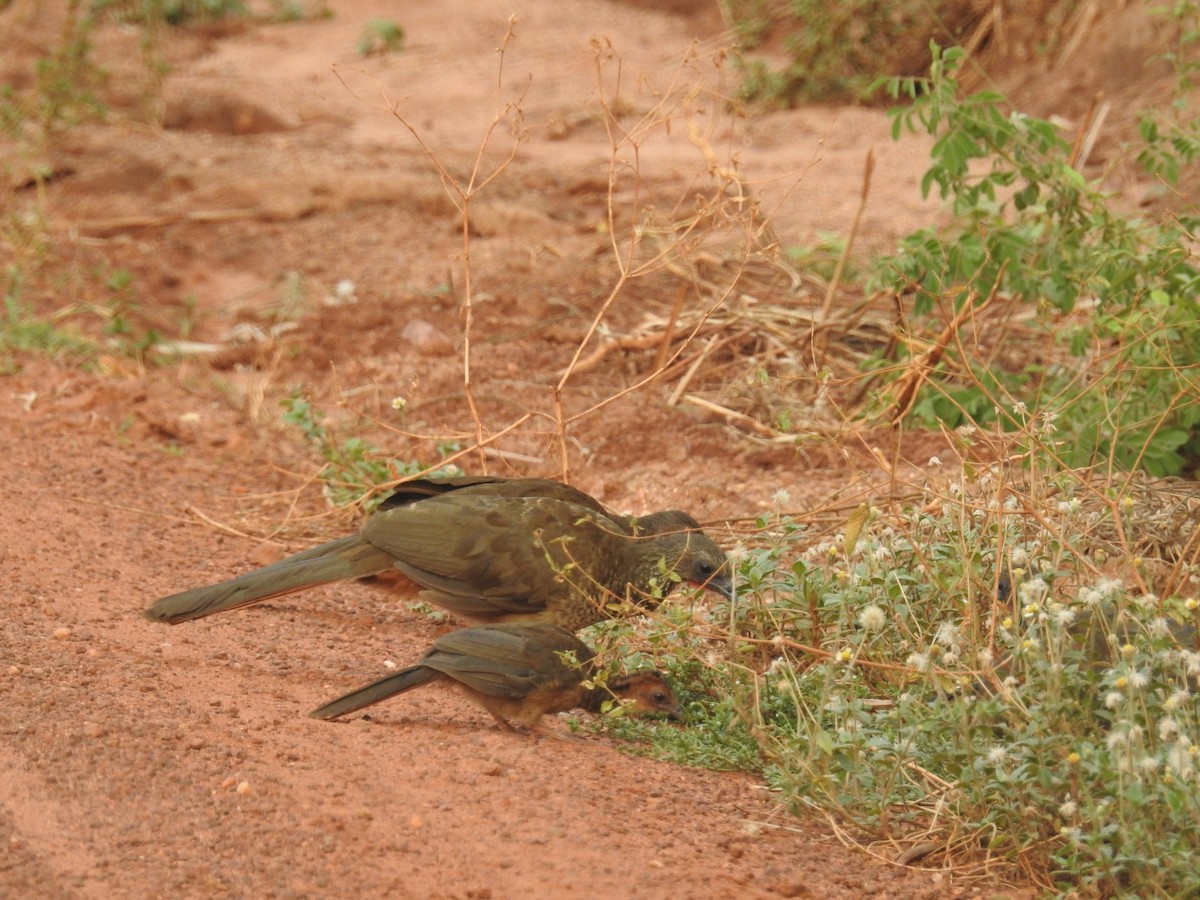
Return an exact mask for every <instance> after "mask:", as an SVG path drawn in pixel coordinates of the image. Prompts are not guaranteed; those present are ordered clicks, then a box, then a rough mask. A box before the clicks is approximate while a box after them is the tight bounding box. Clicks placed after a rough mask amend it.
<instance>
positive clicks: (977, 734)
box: [606, 474, 1200, 896]
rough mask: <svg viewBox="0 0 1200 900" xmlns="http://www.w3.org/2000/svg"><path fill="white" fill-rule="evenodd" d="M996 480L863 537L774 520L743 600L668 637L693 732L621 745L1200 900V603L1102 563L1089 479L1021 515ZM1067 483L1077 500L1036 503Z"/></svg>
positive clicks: (1096, 889)
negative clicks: (1104, 568) (824, 533)
mask: <svg viewBox="0 0 1200 900" xmlns="http://www.w3.org/2000/svg"><path fill="white" fill-rule="evenodd" d="M997 488H998V485H997V483H996V481H995V480H994V478H993V476H992V475H990V474H989V475H985V476H982V477H980V479H979V480H978V481H974V482H972V481H967V480H963V481H961V482H959V483H957V484H954V485H952V489H951V492H950V493H949V494H948V495H944V496H938V497H934V496H930V495H926V496H923V497H921V498H919V499H918V500H917V501H916V502H914V504H913V507H912V508H910V509H908V510H906V511H905V512H904V513H903V514H901V515H900V516H898V517H892V518H890V519H886V520H885V519H882V518H879V517H877V516H876V517H874V518H873V519H870V520H868V521H867V522H866V523H865V527H864V529H863V531H862V533H861V535H859V536H858V537H857V538H855V539H854V540H853V541H851V542H850V544H851V545H850V546H847V542H846V541H845V540H844V539H842V538H840V537H839V538H837V539H835V540H831V541H829V542H826V543H822V544H818V545H816V546H808V547H807V548H804V549H802V547H801V542H802V541H803V539H804V537H805V536H804V532H803V531H802V530H800V529H799V528H797V527H796V526H795V523H793V522H791V521H790V520H789V519H787V518H786V517H784V516H779V515H776V516H770V517H764V518H763V519H762V520H760V522H758V523H757V531H758V533H759V534H761V535H762V536H763V538H764V540H763V546H761V547H759V548H757V549H753V550H747V551H742V552H740V553H739V554H738V555H739V573H740V576H739V578H738V582H737V583H738V590H739V593H740V596H739V598H738V604H737V607H736V608H735V609H734V610H730V609H729V608H728V606H727V605H724V604H718V605H717V606H715V607H713V608H712V609H711V610H710V611H709V612H707V613H706V614H705V615H703V616H702V617H701V619H700V620H697V619H696V612H695V611H692V612H690V613H689V612H687V611H685V610H680V609H677V608H672V609H670V611H668V612H666V613H665V615H664V616H660V617H659V618H658V619H657V620H656V621H655V622H654V623H653V624H652V626H650V629H649V631H650V637H649V638H648V640H649V641H650V644H649V646H650V648H651V649H650V651H649V657H650V659H652V660H654V661H655V662H656V663H657V664H659V665H665V666H666V668H667V669H668V671H670V672H671V673H672V675H673V676H674V678H675V681H676V684H677V687H679V688H680V689H681V691H682V692H683V695H684V697H685V698H686V701H687V706H688V710H689V713H690V715H691V717H692V723H691V724H689V726H688V728H687V729H685V730H683V731H680V730H679V729H673V728H671V727H670V726H640V725H638V724H636V723H633V722H628V723H622V724H621V725H620V730H619V731H618V733H620V734H625V733H627V732H629V733H633V734H636V735H640V736H643V737H648V738H649V739H650V740H652V741H653V743H654V745H655V747H656V748H657V749H658V751H659V752H660V753H662V752H665V753H666V754H668V755H670V756H672V757H673V758H675V759H679V760H680V761H684V762H687V763H690V764H697V765H708V766H712V767H714V768H723V767H728V766H737V767H742V768H747V769H750V770H754V771H761V772H763V773H764V774H765V775H766V777H767V779H768V781H769V782H770V784H771V785H772V786H773V787H775V788H776V789H778V790H779V791H780V792H781V793H782V794H783V796H784V797H785V798H787V799H789V800H790V801H791V802H792V803H794V804H795V806H796V807H797V808H799V807H804V806H808V807H811V806H817V807H820V808H822V809H824V810H827V811H830V812H832V813H834V814H836V815H837V816H838V817H839V818H840V819H841V820H843V821H846V822H849V823H851V824H852V825H853V826H855V827H856V828H858V829H861V830H862V831H864V832H866V833H867V834H869V835H871V837H872V838H877V839H881V840H895V841H898V842H901V843H903V842H905V841H913V842H916V841H933V842H935V843H938V842H945V844H946V846H947V849H949V848H950V846H951V845H952V844H953V842H954V841H956V840H961V841H962V844H961V846H963V847H965V848H966V849H965V850H962V851H961V852H964V853H966V854H967V855H968V856H970V855H972V854H986V855H987V856H988V857H990V858H991V859H992V860H993V865H995V864H997V863H1001V862H1007V863H1009V864H1010V865H1011V867H1012V870H1013V871H1014V872H1015V871H1017V870H1023V871H1024V872H1026V873H1032V874H1034V875H1035V876H1036V877H1037V878H1038V879H1039V880H1040V881H1042V882H1043V883H1044V884H1046V885H1047V886H1049V885H1053V886H1054V889H1055V890H1056V891H1060V892H1062V894H1064V895H1065V894H1069V893H1070V892H1071V891H1079V890H1082V891H1085V892H1087V894H1088V895H1092V894H1098V895H1112V894H1114V893H1122V894H1124V895H1126V896H1189V895H1191V894H1192V893H1194V892H1195V891H1196V890H1197V887H1198V885H1200V875H1198V874H1197V873H1200V832H1198V831H1197V830H1196V829H1191V828H1180V827H1178V823H1179V822H1181V821H1190V820H1191V819H1192V818H1194V816H1195V815H1196V810H1197V806H1196V797H1197V794H1196V787H1195V785H1196V779H1197V777H1200V755H1198V754H1197V751H1196V748H1197V747H1198V746H1200V744H1198V743H1197V742H1200V703H1198V702H1197V695H1196V693H1195V689H1196V683H1197V679H1198V678H1200V654H1198V653H1196V652H1195V651H1194V650H1193V649H1192V648H1193V641H1194V635H1195V629H1196V626H1197V624H1200V612H1198V610H1200V603H1197V601H1196V600H1195V599H1194V598H1189V599H1187V600H1186V601H1185V600H1184V599H1181V598H1177V597H1175V598H1166V599H1160V598H1158V597H1155V596H1152V595H1146V594H1143V593H1141V592H1140V591H1138V590H1135V589H1133V588H1132V587H1129V586H1128V585H1130V584H1132V583H1133V579H1132V577H1131V578H1129V579H1119V578H1116V577H1111V576H1109V577H1105V576H1101V575H1099V574H1097V573H1096V572H1095V571H1094V569H1092V567H1091V563H1090V558H1091V556H1092V555H1093V551H1094V549H1095V548H1094V544H1095V539H1094V538H1092V537H1089V531H1094V530H1095V528H1096V526H1097V521H1098V520H1097V519H1096V518H1095V514H1094V513H1093V512H1089V511H1088V507H1086V506H1085V505H1084V504H1082V503H1081V502H1080V500H1081V498H1082V497H1085V496H1088V493H1087V490H1085V489H1084V488H1083V487H1081V486H1080V485H1079V484H1078V483H1076V482H1074V481H1073V480H1072V479H1060V480H1057V481H1055V482H1054V483H1050V482H1045V483H1042V484H1041V485H1040V486H1038V487H1031V495H1030V496H1022V498H1021V500H1020V501H1019V502H1010V503H1008V504H1006V505H1005V506H1004V507H998V506H997V505H996V504H995V501H994V497H996V496H997ZM1119 490H1120V485H1114V486H1113V488H1112V491H1113V492H1114V493H1113V496H1116V495H1117V493H1118V492H1119ZM1047 493H1055V494H1056V495H1057V496H1058V497H1059V498H1061V499H1059V500H1056V501H1054V502H1052V503H1050V504H1048V505H1046V506H1043V507H1040V508H1039V513H1038V515H1037V516H1023V515H1020V514H1018V512H1019V511H1020V510H1028V509H1032V508H1035V507H1037V504H1038V501H1036V500H1034V499H1033V496H1032V495H1034V494H1036V495H1037V496H1044V495H1046V494H1047ZM1005 495H1008V496H1011V489H1010V490H1009V491H1008V492H1006V494H1005ZM1117 508H1123V507H1121V505H1120V504H1117ZM931 509H932V510H937V512H929V511H927V510H931ZM1130 574H1131V575H1132V570H1130ZM1010 585H1012V587H1010ZM722 624H724V626H725V630H724V631H722V628H721V626H722ZM731 624H732V628H730V627H729V626H730V625H731ZM606 627H619V626H606ZM720 634H724V635H726V637H719V636H718V635H720ZM705 635H708V636H705ZM608 640H609V643H610V645H612V646H614V647H616V648H617V649H618V650H622V651H624V652H626V653H628V652H629V649H628V647H627V646H626V645H625V644H624V643H622V641H621V640H619V639H618V640H616V641H613V640H612V638H611V635H609V636H608ZM646 640H647V638H645V637H644V638H643V642H644V641H646ZM640 646H645V643H643V644H641V645H640ZM810 648H811V649H810ZM664 660H665V661H664ZM639 662H641V661H640V660H639ZM643 727H645V728H646V731H645V732H642V731H638V730H637V729H640V728H643ZM751 741H753V743H754V748H753V749H752V747H751Z"/></svg>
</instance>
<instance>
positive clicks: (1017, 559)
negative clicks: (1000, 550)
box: [1008, 547, 1029, 568]
mask: <svg viewBox="0 0 1200 900" xmlns="http://www.w3.org/2000/svg"><path fill="white" fill-rule="evenodd" d="M1008 561H1009V562H1010V563H1012V564H1013V565H1014V566H1017V567H1018V568H1020V567H1021V566H1024V565H1026V564H1028V562H1029V551H1028V550H1026V549H1025V548H1024V547H1013V549H1012V552H1011V553H1009V554H1008Z"/></svg>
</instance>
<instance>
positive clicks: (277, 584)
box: [145, 535, 393, 625]
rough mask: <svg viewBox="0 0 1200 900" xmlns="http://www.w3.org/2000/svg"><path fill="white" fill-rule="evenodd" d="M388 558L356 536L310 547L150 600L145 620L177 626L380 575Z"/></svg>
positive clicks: (390, 561) (389, 559) (389, 565)
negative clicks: (232, 575)
mask: <svg viewBox="0 0 1200 900" xmlns="http://www.w3.org/2000/svg"><path fill="white" fill-rule="evenodd" d="M392 562H393V560H392V558H391V557H390V556H388V554H387V553H385V552H384V551H382V550H380V549H379V548H378V547H375V546H372V545H371V544H369V543H367V542H366V541H364V540H363V539H362V538H360V537H358V536H357V535H352V536H350V537H346V538H341V539H340V540H336V541H331V542H329V543H328V544H322V545H321V546H320V547H313V548H312V549H310V550H305V551H304V552H303V553H297V554H296V555H295V556H289V557H288V558H287V559H281V560H280V561H279V562H277V563H273V564H272V565H269V566H266V567H264V568H262V569H255V570H254V571H253V572H247V573H246V574H245V575H239V576H238V577H237V578H232V579H230V580H229V581H223V582H221V583H220V584H213V585H208V586H207V587H200V588H192V589H191V590H188V591H182V592H181V593H178V594H172V595H171V596H169V597H163V598H162V599H160V600H156V601H155V602H154V605H153V606H151V607H150V608H149V609H148V610H146V613H145V615H146V618H147V619H151V620H153V621H155V622H166V623H168V624H170V625H177V624H179V623H180V622H188V621H191V620H192V619H201V618H203V617H205V616H211V615H213V614H214V613H219V612H225V611H226V610H229V609H237V608H239V607H242V606H249V605H250V604H252V603H259V602H261V601H263V600H270V599H272V598H274V597H282V596H284V595H285V594H291V593H293V592H295V591H301V590H304V589H305V588H310V587H316V586H317V585H320V584H328V583H330V582H332V581H343V580H345V579H350V578H364V577H366V576H367V575H375V574H378V573H379V572H383V571H386V570H387V569H389V568H390V567H391V565H392Z"/></svg>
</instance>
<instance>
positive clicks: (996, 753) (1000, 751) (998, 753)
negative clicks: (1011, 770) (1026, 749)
mask: <svg viewBox="0 0 1200 900" xmlns="http://www.w3.org/2000/svg"><path fill="white" fill-rule="evenodd" d="M1006 759H1008V751H1007V750H1005V749H1004V748H1003V747H993V748H992V749H991V750H989V751H988V752H987V761H988V762H989V763H991V764H992V765H993V766H998V765H1000V763H1002V762H1004V761H1005V760H1006Z"/></svg>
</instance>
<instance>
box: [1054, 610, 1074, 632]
mask: <svg viewBox="0 0 1200 900" xmlns="http://www.w3.org/2000/svg"><path fill="white" fill-rule="evenodd" d="M1054 621H1055V623H1057V624H1058V625H1059V626H1061V627H1062V628H1070V627H1071V626H1072V625H1073V624H1074V623H1075V610H1073V609H1068V608H1067V607H1065V606H1062V607H1059V608H1058V609H1056V610H1055V611H1054Z"/></svg>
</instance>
